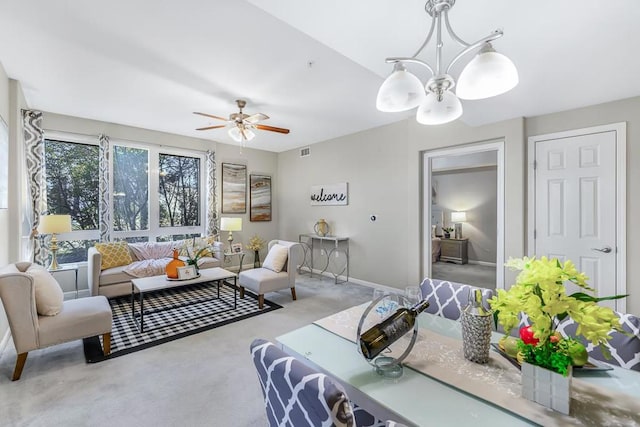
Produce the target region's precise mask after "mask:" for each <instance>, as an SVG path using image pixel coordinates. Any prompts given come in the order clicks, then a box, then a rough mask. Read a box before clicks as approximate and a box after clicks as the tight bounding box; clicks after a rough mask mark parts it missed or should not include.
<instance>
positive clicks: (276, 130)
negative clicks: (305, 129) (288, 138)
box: [255, 125, 289, 133]
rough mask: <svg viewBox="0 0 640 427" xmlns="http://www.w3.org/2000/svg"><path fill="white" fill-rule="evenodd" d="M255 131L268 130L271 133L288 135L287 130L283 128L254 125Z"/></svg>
mask: <svg viewBox="0 0 640 427" xmlns="http://www.w3.org/2000/svg"><path fill="white" fill-rule="evenodd" d="M255 126H256V129H260V130H270V131H271V132H278V133H289V129H285V128H277V127H275V126H267V125H255Z"/></svg>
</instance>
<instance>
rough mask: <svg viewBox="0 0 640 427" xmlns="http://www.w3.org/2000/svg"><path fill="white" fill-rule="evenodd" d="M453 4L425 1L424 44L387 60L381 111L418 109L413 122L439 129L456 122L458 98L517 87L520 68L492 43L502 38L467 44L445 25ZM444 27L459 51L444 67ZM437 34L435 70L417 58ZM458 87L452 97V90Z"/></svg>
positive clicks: (481, 96)
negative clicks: (417, 69)
mask: <svg viewBox="0 0 640 427" xmlns="http://www.w3.org/2000/svg"><path fill="white" fill-rule="evenodd" d="M455 2H456V1H455V0H427V3H426V4H425V6H424V9H425V11H426V12H427V13H428V14H429V15H430V16H431V18H432V20H431V28H430V29H429V33H428V34H427V37H426V39H425V41H424V42H423V43H422V45H421V46H420V48H419V49H418V51H417V52H416V53H415V54H414V55H413V56H411V57H406V58H405V57H394V58H387V59H386V62H387V63H392V64H394V66H393V72H392V73H391V75H389V77H387V78H386V80H385V81H384V82H383V83H382V86H380V89H379V90H378V97H377V99H376V107H377V108H378V110H380V111H384V112H398V111H406V110H410V109H412V108H415V107H418V111H417V113H416V120H417V121H418V122H419V123H422V124H425V125H439V124H443V123H448V122H451V121H453V120H456V119H457V118H458V117H460V116H461V115H462V103H461V102H460V98H462V99H484V98H490V97H492V96H496V95H500V94H503V93H505V92H508V91H509V90H511V89H513V88H514V87H515V86H516V85H517V84H518V70H516V67H515V65H513V62H511V60H510V59H509V58H507V57H506V56H504V55H502V54H500V53H498V52H496V51H495V50H494V49H493V46H491V42H492V41H494V40H496V39H498V38H500V37H502V35H503V33H502V30H495V31H494V32H492V33H491V34H489V35H488V36H486V37H483V38H481V39H480V40H478V41H476V42H474V43H467V42H465V41H464V40H462V39H461V38H460V37H458V35H456V33H454V32H453V29H452V28H451V24H450V23H449V10H450V9H451V8H452V7H453V5H454V4H455ZM443 25H444V27H445V29H446V30H447V32H448V33H449V37H450V38H451V39H452V40H453V41H455V42H456V43H458V44H459V45H461V46H462V47H463V48H462V50H461V51H460V52H458V53H457V54H456V55H455V56H454V57H453V59H452V60H451V62H449V64H448V65H447V66H446V68H445V67H444V66H443V63H442V47H443V42H442V30H443V28H442V27H443ZM434 32H435V35H436V58H435V60H436V63H435V68H434V67H432V66H431V65H429V64H428V63H426V62H425V61H423V60H420V59H418V58H417V56H418V55H419V54H420V53H421V52H422V51H423V50H424V48H425V47H426V46H427V45H428V44H429V42H430V41H431V38H432V36H433V34H434ZM474 49H479V51H478V53H477V55H476V56H475V57H474V58H473V59H472V60H471V61H470V62H469V63H468V64H467V65H466V67H464V69H463V70H462V72H461V73H460V75H459V76H458V80H457V82H456V80H454V78H453V77H452V76H451V75H450V74H449V73H450V71H451V68H452V67H453V66H454V65H455V64H456V63H457V62H458V61H459V60H460V59H461V58H462V57H463V56H465V55H466V54H467V53H469V52H471V51H473V50H474ZM405 64H418V65H421V66H423V67H425V68H427V69H428V70H429V71H430V72H431V78H430V79H429V80H428V81H427V83H426V84H424V85H423V84H422V82H421V81H420V80H419V79H418V77H416V76H415V75H414V74H412V73H410V72H409V71H407V68H406V67H405ZM454 87H455V88H456V90H455V93H454V92H453V90H452V89H454Z"/></svg>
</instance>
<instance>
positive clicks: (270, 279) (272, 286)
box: [238, 240, 300, 309]
mask: <svg viewBox="0 0 640 427" xmlns="http://www.w3.org/2000/svg"><path fill="white" fill-rule="evenodd" d="M276 243H277V244H280V245H282V246H285V247H287V248H288V256H287V261H286V262H285V263H284V267H283V270H282V271H280V272H278V273H276V272H275V271H272V270H269V269H267V268H264V267H261V268H253V269H251V270H245V271H242V272H241V273H240V276H239V279H238V281H239V283H240V298H244V289H245V288H247V289H249V290H251V291H253V292H254V293H255V294H257V295H258V307H259V308H260V309H262V307H263V306H264V294H266V293H268V292H274V291H279V290H281V289H286V288H291V297H292V298H293V300H294V301H295V300H296V271H297V267H298V265H297V259H298V258H297V257H298V254H299V248H300V244H299V243H295V242H287V241H286V240H272V241H270V242H269V245H268V247H269V250H271V247H272V246H273V245H275V244H276Z"/></svg>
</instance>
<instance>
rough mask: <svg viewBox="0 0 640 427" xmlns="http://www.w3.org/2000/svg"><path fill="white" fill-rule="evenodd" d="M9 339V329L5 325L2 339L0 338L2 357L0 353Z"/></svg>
mask: <svg viewBox="0 0 640 427" xmlns="http://www.w3.org/2000/svg"><path fill="white" fill-rule="evenodd" d="M10 339H11V330H10V329H9V327H8V326H7V330H6V332H5V333H4V336H3V337H2V340H0V357H2V353H4V350H5V349H6V348H7V345H8V344H9V340H10Z"/></svg>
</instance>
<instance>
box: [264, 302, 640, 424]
mask: <svg viewBox="0 0 640 427" xmlns="http://www.w3.org/2000/svg"><path fill="white" fill-rule="evenodd" d="M418 319H419V325H420V328H426V329H427V330H431V331H434V332H437V333H438V334H441V335H444V336H448V337H451V338H456V339H458V340H461V334H460V323H459V322H457V321H452V320H450V319H446V318H443V317H439V316H434V315H431V314H428V313H422V314H421V315H420V316H419V318H418ZM500 337H501V335H500V334H498V333H494V334H493V337H492V342H497V341H498V340H499V339H500ZM276 339H277V341H278V342H279V343H280V345H281V347H282V349H283V350H284V351H286V352H287V353H289V354H291V355H293V356H296V357H298V358H300V359H301V360H304V361H305V363H307V364H308V365H310V366H312V367H314V368H316V369H318V370H320V371H322V372H324V373H326V374H328V375H330V376H332V377H333V378H335V379H336V380H338V381H339V382H340V383H341V384H342V386H343V387H344V388H345V391H346V392H347V395H348V396H349V398H350V399H351V400H352V401H353V402H355V403H356V404H357V405H359V406H362V407H364V409H366V410H367V411H369V412H370V413H372V414H373V415H375V416H376V417H377V418H378V419H381V420H394V421H397V422H401V423H404V424H407V425H409V426H412V425H415V426H428V425H435V426H448V425H452V426H453V425H473V426H474V427H480V426H491V427H497V426H523V425H524V426H528V425H536V423H534V422H532V421H529V420H526V419H524V418H522V417H520V416H518V415H516V414H514V413H512V412H509V411H508V410H507V409H504V408H501V407H498V406H496V405H493V404H491V403H488V402H486V401H484V400H482V399H480V398H477V397H475V396H473V395H471V394H468V393H466V392H464V391H461V390H459V389H457V388H455V387H453V386H450V385H448V384H446V383H444V382H441V381H439V380H437V379H434V378H432V377H430V376H427V375H425V374H423V373H421V372H420V371H417V370H414V369H411V368H409V367H406V366H405V368H404V374H403V376H402V377H401V378H398V379H387V378H383V377H381V376H380V375H378V374H377V373H376V372H375V371H374V369H373V368H372V366H371V365H370V364H369V363H367V362H366V361H365V359H364V358H363V357H362V355H360V354H359V353H358V351H357V349H356V346H355V344H354V343H353V342H351V341H349V340H347V339H345V338H342V337H341V336H339V335H337V334H335V333H333V332H330V331H329V330H327V329H325V328H323V327H320V326H318V325H316V324H310V325H307V326H304V327H302V328H299V329H296V330H294V331H291V332H289V333H286V334H284V335H281V336H279V337H277V338H276ZM492 351H493V350H492ZM496 354H497V353H496ZM305 359H306V360H305ZM576 376H578V375H576ZM580 379H581V380H583V381H586V382H589V383H591V384H593V385H595V386H597V387H603V388H610V389H612V390H615V391H617V392H623V393H625V394H628V395H632V396H638V398H639V399H640V373H639V372H636V371H631V370H627V369H622V368H619V367H614V368H613V369H612V370H609V371H604V372H594V373H589V374H588V375H586V376H585V375H580ZM639 416H640V415H639Z"/></svg>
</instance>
